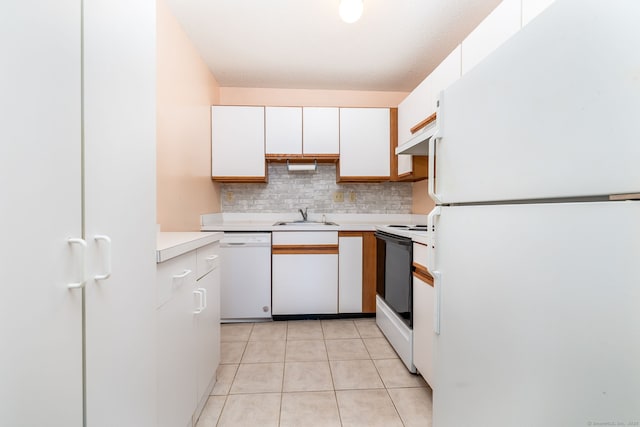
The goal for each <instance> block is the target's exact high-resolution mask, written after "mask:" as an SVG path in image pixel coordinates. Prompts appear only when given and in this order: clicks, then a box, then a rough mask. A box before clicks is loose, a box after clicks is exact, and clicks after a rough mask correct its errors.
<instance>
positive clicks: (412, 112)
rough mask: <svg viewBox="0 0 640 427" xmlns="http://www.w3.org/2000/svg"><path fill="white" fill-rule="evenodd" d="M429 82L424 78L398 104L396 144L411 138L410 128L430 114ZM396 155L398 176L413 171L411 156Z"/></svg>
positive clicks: (412, 158)
mask: <svg viewBox="0 0 640 427" xmlns="http://www.w3.org/2000/svg"><path fill="white" fill-rule="evenodd" d="M429 84H430V82H429V81H428V80H427V79H424V80H423V81H422V83H420V84H419V85H418V86H417V87H416V88H415V89H414V90H413V91H412V92H411V93H410V94H409V95H408V96H407V97H406V98H405V99H404V100H403V101H402V102H401V103H400V105H398V145H402V144H403V143H405V142H407V141H408V140H409V139H411V137H412V136H413V134H412V133H411V128H412V127H414V126H415V125H417V124H418V123H420V122H421V121H422V120H424V119H426V118H427V117H428V116H429V115H430V114H431V113H430V111H431V109H430V108H429V106H430V100H431V99H432V97H431V93H430V91H429V89H430V86H429ZM434 111H435V109H434ZM396 157H397V174H398V177H399V178H402V177H403V176H407V175H408V174H412V173H413V172H414V157H413V156H411V155H409V154H399V155H397V156H396ZM421 177H422V176H421Z"/></svg>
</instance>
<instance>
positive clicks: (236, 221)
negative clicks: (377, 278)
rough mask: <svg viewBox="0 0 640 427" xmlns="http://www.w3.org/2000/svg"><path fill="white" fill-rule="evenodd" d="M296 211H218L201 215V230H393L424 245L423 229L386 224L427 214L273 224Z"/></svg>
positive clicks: (408, 221) (347, 216) (315, 218)
mask: <svg viewBox="0 0 640 427" xmlns="http://www.w3.org/2000/svg"><path fill="white" fill-rule="evenodd" d="M299 219H300V215H296V214H274V213H265V214H241V213H229V214H227V213H224V214H222V213H219V214H208V215H203V216H202V217H201V228H200V229H201V230H202V231H235V232H242V231H245V232H257V231H264V232H273V231H376V230H383V231H387V232H394V233H395V234H399V235H402V236H405V237H409V238H411V239H413V240H414V241H419V242H420V243H424V244H426V242H427V233H426V232H414V231H406V230H397V229H393V228H388V227H385V225H388V224H426V221H427V215H414V214H316V215H312V214H310V215H309V220H310V221H322V220H326V221H331V222H335V223H337V224H338V225H323V224H306V225H274V224H275V223H276V222H279V221H294V220H299Z"/></svg>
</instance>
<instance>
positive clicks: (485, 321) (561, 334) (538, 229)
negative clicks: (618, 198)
mask: <svg viewBox="0 0 640 427" xmlns="http://www.w3.org/2000/svg"><path fill="white" fill-rule="evenodd" d="M436 230H437V239H436V242H435V244H436V253H435V265H434V266H432V267H431V268H433V269H434V270H436V272H439V273H440V277H441V280H440V283H439V285H440V295H439V301H440V307H439V309H440V334H439V335H437V336H436V338H435V343H434V346H435V354H434V376H435V377H434V378H435V384H437V387H436V388H435V390H434V395H433V396H434V397H433V425H434V426H438V427H459V426H498V427H499V426H505V427H506V426H509V427H511V426H586V425H591V423H593V425H595V424H596V423H598V422H600V423H604V422H611V423H612V424H610V425H622V424H616V423H623V424H624V425H631V424H627V423H630V422H639V421H640V405H638V402H640V363H639V361H640V267H639V265H640V263H639V260H640V202H601V203H573V204H537V205H520V204H519V205H500V206H462V207H460V206H458V207H443V208H442V213H441V216H440V217H439V218H437V219H436ZM436 289H437V288H436ZM633 425H635V424H633Z"/></svg>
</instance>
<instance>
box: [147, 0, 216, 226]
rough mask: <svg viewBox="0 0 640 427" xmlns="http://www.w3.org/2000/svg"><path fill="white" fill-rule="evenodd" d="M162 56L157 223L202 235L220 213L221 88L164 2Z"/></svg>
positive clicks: (159, 9) (159, 61) (159, 52)
mask: <svg viewBox="0 0 640 427" xmlns="http://www.w3.org/2000/svg"><path fill="white" fill-rule="evenodd" d="M157 55H158V56H157V67H158V71H157V114H158V116H157V123H158V124H157V186H158V187H157V192H158V194H157V196H158V214H157V215H158V218H157V221H158V224H160V226H161V230H162V231H199V230H200V215H201V214H203V213H211V212H220V192H219V185H218V184H214V183H213V182H212V181H211V108H210V106H211V105H212V104H217V103H218V102H219V97H220V94H219V89H220V88H219V86H218V83H217V82H216V80H215V78H214V76H213V75H212V74H211V72H210V71H209V69H208V68H207V66H206V64H205V63H204V61H203V60H202V58H201V57H200V54H199V53H198V52H197V51H196V49H195V47H194V46H193V45H192V44H191V41H190V40H189V39H188V37H187V35H186V34H185V33H184V31H183V30H182V28H181V26H180V24H179V23H178V22H177V21H176V19H175V18H174V16H173V15H172V13H171V11H170V10H169V8H168V6H167V5H166V4H165V3H164V1H163V0H158V1H157Z"/></svg>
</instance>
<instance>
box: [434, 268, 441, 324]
mask: <svg viewBox="0 0 640 427" xmlns="http://www.w3.org/2000/svg"><path fill="white" fill-rule="evenodd" d="M432 275H433V288H434V291H435V300H434V302H433V303H434V307H433V332H434V333H435V334H436V335H440V299H441V297H442V273H440V272H439V271H434V272H432Z"/></svg>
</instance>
